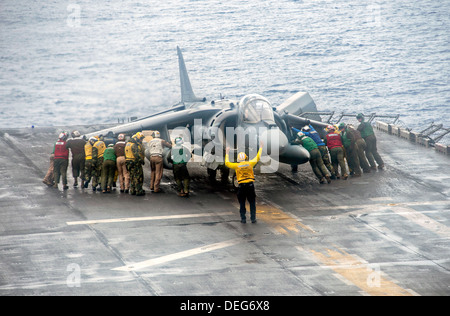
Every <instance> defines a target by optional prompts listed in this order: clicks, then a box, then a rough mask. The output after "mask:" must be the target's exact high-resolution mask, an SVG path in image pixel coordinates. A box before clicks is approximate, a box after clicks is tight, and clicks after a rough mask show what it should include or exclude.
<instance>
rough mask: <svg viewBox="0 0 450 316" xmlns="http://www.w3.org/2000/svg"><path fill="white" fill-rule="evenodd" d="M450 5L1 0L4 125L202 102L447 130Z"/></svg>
mask: <svg viewBox="0 0 450 316" xmlns="http://www.w3.org/2000/svg"><path fill="white" fill-rule="evenodd" d="M449 30H450V1H439V0H409V1H406V0H400V1H397V0H396V1H393V0H392V1H388V0H380V1H364V0H335V1H331V0H298V1H294V0H276V1H275V0H268V1H238V0H227V1H224V0H190V1H182V0H165V1H156V0H149V1H137V0H133V1H126V0H109V1H108V0H104V1H87V0H77V1H76V0H67V1H56V0H46V1H30V0H2V1H1V2H0V36H1V41H0V127H29V126H32V125H34V126H60V125H61V126H67V125H70V124H93V123H110V122H112V123H113V122H117V120H118V119H121V118H128V117H130V116H144V115H148V114H150V113H154V112H156V111H159V110H163V109H165V108H167V107H169V106H171V105H172V104H175V103H177V102H178V101H179V100H180V91H179V77H178V60H177V53H176V47H177V46H180V47H181V48H182V50H183V54H184V58H185V61H186V65H187V68H188V70H189V74H190V78H191V82H192V85H193V88H194V91H195V93H196V95H197V96H201V97H203V96H205V97H207V98H208V99H214V98H219V96H220V95H223V96H226V97H230V98H240V97H242V96H243V95H245V94H248V93H259V94H261V95H264V96H266V97H267V98H268V99H269V100H270V101H271V102H272V103H273V104H274V105H278V104H280V103H281V102H283V100H285V99H287V98H288V97H289V96H291V95H292V94H294V93H296V92H298V91H308V92H309V93H310V94H311V96H312V97H313V99H314V100H315V102H316V104H317V106H318V108H319V110H322V111H335V112H336V113H341V112H349V113H355V112H364V113H378V114H400V115H401V117H400V119H401V124H404V125H405V126H408V127H410V128H412V129H414V130H421V129H424V128H425V127H427V126H428V125H429V124H431V123H432V122H433V121H434V122H435V123H442V124H444V125H445V126H447V127H450V32H449Z"/></svg>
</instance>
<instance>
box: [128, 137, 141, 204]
mask: <svg viewBox="0 0 450 316" xmlns="http://www.w3.org/2000/svg"><path fill="white" fill-rule="evenodd" d="M125 157H126V164H127V170H128V173H129V174H130V194H132V195H144V194H145V192H144V190H143V189H142V186H143V184H144V170H143V169H142V166H143V165H144V164H145V161H144V158H145V156H144V148H143V146H142V145H141V144H140V142H139V141H137V140H136V139H134V138H131V139H130V141H129V142H128V143H127V145H126V146H125Z"/></svg>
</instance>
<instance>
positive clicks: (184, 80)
mask: <svg viewBox="0 0 450 316" xmlns="http://www.w3.org/2000/svg"><path fill="white" fill-rule="evenodd" d="M177 52H178V66H179V69H180V87H181V102H198V101H204V99H202V98H197V97H196V96H195V94H194V90H193V89H192V86H191V81H190V80H189V75H188V72H187V69H186V64H185V63H184V58H183V54H182V53H181V49H180V47H178V46H177Z"/></svg>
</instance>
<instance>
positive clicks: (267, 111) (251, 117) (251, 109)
mask: <svg viewBox="0 0 450 316" xmlns="http://www.w3.org/2000/svg"><path fill="white" fill-rule="evenodd" d="M239 119H240V120H241V122H244V123H250V124H254V123H259V122H261V121H270V122H273V121H274V120H275V118H274V115H273V109H272V105H271V104H270V102H269V100H267V99H266V98H264V97H262V96H260V95H257V94H249V95H246V96H244V97H243V98H242V99H241V100H240V101H239Z"/></svg>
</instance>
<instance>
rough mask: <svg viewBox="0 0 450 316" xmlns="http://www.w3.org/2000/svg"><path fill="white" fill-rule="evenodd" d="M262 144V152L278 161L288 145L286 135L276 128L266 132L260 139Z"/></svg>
mask: <svg viewBox="0 0 450 316" xmlns="http://www.w3.org/2000/svg"><path fill="white" fill-rule="evenodd" d="M260 139H261V140H262V141H263V142H264V148H265V149H264V151H265V152H266V153H267V154H268V155H269V156H270V157H271V158H273V159H276V160H278V157H279V155H282V154H283V153H284V152H285V150H286V148H287V147H288V145H289V141H288V139H287V137H286V135H285V134H284V133H283V132H281V131H280V129H278V128H273V129H270V130H267V131H265V132H263V133H262V134H261V138H260Z"/></svg>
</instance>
